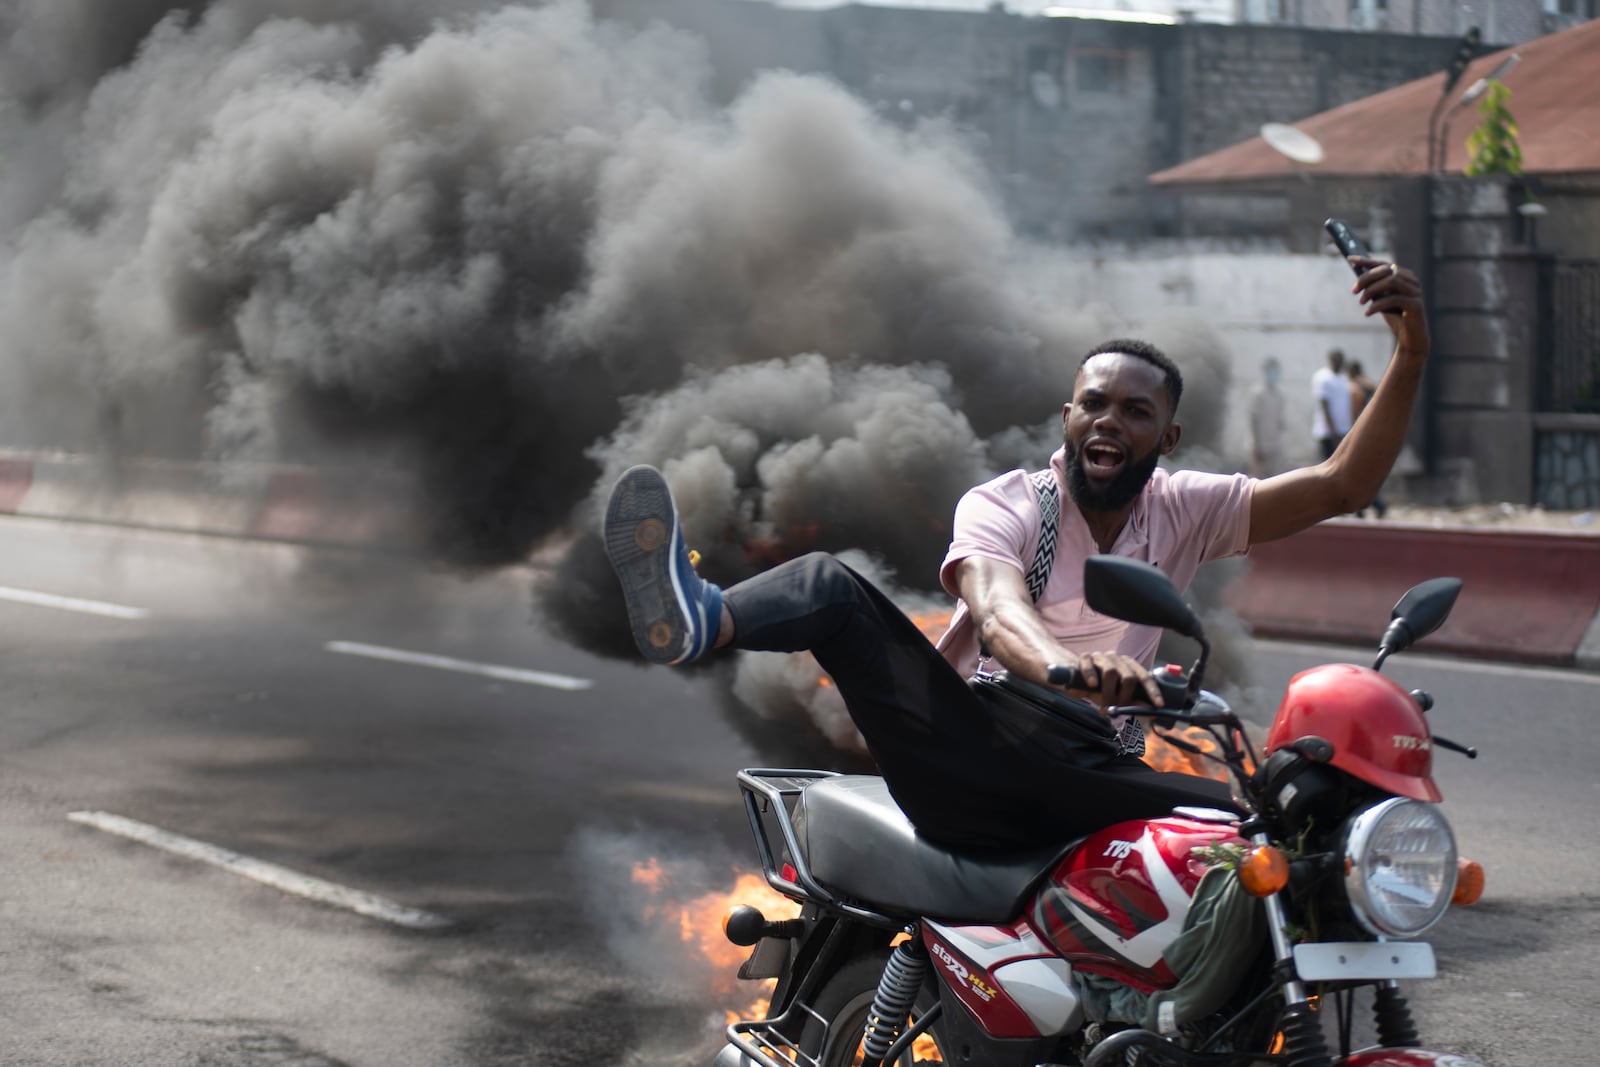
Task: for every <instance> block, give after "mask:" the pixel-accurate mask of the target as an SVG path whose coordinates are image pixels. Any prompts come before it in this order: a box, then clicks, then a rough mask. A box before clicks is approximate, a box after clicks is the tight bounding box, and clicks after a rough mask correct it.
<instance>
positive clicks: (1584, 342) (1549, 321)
mask: <svg viewBox="0 0 1600 1067" xmlns="http://www.w3.org/2000/svg"><path fill="white" fill-rule="evenodd" d="M1542 282H1543V284H1542V286H1541V288H1542V289H1543V290H1544V292H1543V301H1542V303H1543V305H1544V306H1543V309H1542V310H1543V315H1542V316H1541V317H1542V318H1543V320H1544V322H1543V324H1542V326H1543V328H1542V329H1541V330H1540V335H1541V337H1542V339H1543V343H1542V344H1541V345H1540V348H1541V351H1540V353H1539V356H1540V359H1539V368H1538V404H1539V410H1540V411H1547V412H1594V413H1600V259H1566V260H1553V261H1550V262H1548V263H1547V264H1546V265H1545V269H1544V271H1543V278H1542Z"/></svg>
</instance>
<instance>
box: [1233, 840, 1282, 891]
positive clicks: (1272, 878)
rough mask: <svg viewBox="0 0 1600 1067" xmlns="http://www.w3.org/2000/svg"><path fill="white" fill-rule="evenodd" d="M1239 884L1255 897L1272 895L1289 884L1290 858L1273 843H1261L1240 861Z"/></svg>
mask: <svg viewBox="0 0 1600 1067" xmlns="http://www.w3.org/2000/svg"><path fill="white" fill-rule="evenodd" d="M1239 884H1241V885H1243V886H1244V889H1245V892H1247V893H1249V894H1250V895H1251V896H1255V897H1270V896H1271V895H1272V894H1274V893H1276V892H1277V891H1278V890H1280V889H1282V888H1283V887H1284V886H1286V885H1288V884H1289V860H1288V858H1287V857H1286V856H1284V854H1283V853H1282V852H1280V851H1279V850H1278V849H1275V848H1273V847H1272V846H1271V845H1260V846H1258V847H1256V848H1253V849H1251V850H1250V851H1249V852H1247V853H1245V856H1244V859H1242V860H1240V861H1239Z"/></svg>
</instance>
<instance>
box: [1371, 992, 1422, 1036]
mask: <svg viewBox="0 0 1600 1067" xmlns="http://www.w3.org/2000/svg"><path fill="white" fill-rule="evenodd" d="M1372 1016H1373V1018H1374V1019H1376V1020H1377V1024H1378V1044H1380V1045H1382V1046H1383V1047H1384V1048H1414V1047H1416V1046H1417V1045H1420V1044H1422V1038H1421V1037H1420V1036H1418V1034H1417V1024H1416V1023H1414V1022H1412V1020H1411V1006H1410V1005H1409V1004H1407V1003H1406V998H1405V997H1404V995H1402V994H1401V992H1400V987H1399V986H1397V985H1395V983H1393V982H1385V983H1383V984H1382V985H1380V986H1379V987H1378V992H1377V994H1376V995H1375V996H1374V997H1373V999H1372Z"/></svg>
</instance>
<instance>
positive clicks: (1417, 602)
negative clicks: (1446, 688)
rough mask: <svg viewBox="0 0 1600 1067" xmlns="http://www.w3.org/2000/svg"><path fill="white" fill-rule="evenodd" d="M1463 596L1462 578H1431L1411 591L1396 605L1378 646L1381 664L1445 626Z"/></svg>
mask: <svg viewBox="0 0 1600 1067" xmlns="http://www.w3.org/2000/svg"><path fill="white" fill-rule="evenodd" d="M1460 592H1461V579H1460V578H1430V579H1428V580H1427V581H1425V582H1423V583H1421V584H1420V585H1414V586H1412V587H1411V588H1410V589H1408V590H1407V591H1406V595H1405V596H1403V597H1401V598H1400V600H1399V601H1398V602H1397V603H1396V604H1395V606H1394V611H1392V612H1391V613H1390V616H1389V617H1390V619H1391V621H1390V623H1389V628H1388V629H1387V630H1385V631H1384V632H1383V640H1382V641H1380V642H1378V649H1379V662H1380V663H1381V662H1382V661H1383V660H1384V659H1385V658H1387V657H1388V656H1390V655H1393V654H1394V653H1396V652H1403V651H1404V650H1406V649H1408V648H1410V647H1411V646H1412V645H1414V644H1416V643H1417V642H1418V641H1420V640H1422V639H1423V638H1424V637H1427V636H1428V635H1429V634H1431V633H1433V631H1435V630H1437V629H1438V628H1439V627H1440V626H1442V625H1444V620H1445V619H1447V618H1449V617H1450V609H1451V608H1453V607H1455V603H1456V596H1457V595H1458V594H1459V593H1460Z"/></svg>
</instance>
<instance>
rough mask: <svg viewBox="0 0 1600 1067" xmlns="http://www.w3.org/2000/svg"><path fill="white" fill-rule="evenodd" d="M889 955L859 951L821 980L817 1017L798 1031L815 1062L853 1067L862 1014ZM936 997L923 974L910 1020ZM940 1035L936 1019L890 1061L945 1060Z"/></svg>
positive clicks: (905, 1066)
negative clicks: (856, 955)
mask: <svg viewBox="0 0 1600 1067" xmlns="http://www.w3.org/2000/svg"><path fill="white" fill-rule="evenodd" d="M888 958H889V953H888V950H884V951H882V952H874V953H872V954H870V955H866V956H858V957H857V958H855V959H853V960H851V961H850V962H849V963H847V964H845V965H844V966H843V967H841V968H839V970H838V971H837V972H835V973H834V975H833V977H831V978H829V979H828V980H827V982H825V983H823V986H822V989H821V991H820V992H818V994H817V997H816V1000H815V1001H814V1002H813V1004H812V1008H813V1009H814V1010H815V1011H816V1013H817V1015H818V1016H820V1019H812V1020H810V1021H809V1022H807V1023H806V1027H805V1030H804V1032H803V1033H802V1034H801V1037H800V1048H801V1049H802V1050H804V1052H805V1054H806V1055H808V1056H811V1057H813V1058H814V1059H815V1060H816V1063H817V1067H853V1065H855V1064H859V1063H860V1062H861V1042H862V1037H863V1035H864V1033H865V1030H866V1025H867V1014H868V1012H869V1011H870V1010H871V1008H872V998H873V996H874V995H875V994H876V993H877V991H878V979H879V978H881V977H882V976H883V968H884V964H885V963H886V962H887V961H888ZM937 1003H938V993H937V992H936V991H935V989H934V988H933V981H932V979H931V978H926V979H924V980H923V985H922V989H921V990H920V991H919V992H918V993H917V1000H916V1006H915V1008H913V1009H912V1012H911V1021H912V1022H913V1023H915V1022H916V1020H917V1019H919V1018H921V1016H922V1013H923V1012H925V1011H927V1010H928V1009H930V1008H932V1007H933V1006H934V1005H935V1004H937ZM823 1020H826V1021H823ZM943 1041H944V1038H943V1036H942V1035H941V1034H940V1031H939V1026H938V1024H935V1025H934V1026H933V1027H932V1028H931V1029H930V1030H929V1031H928V1032H927V1033H925V1034H923V1035H921V1036H920V1037H919V1038H918V1039H917V1040H916V1041H915V1042H913V1044H912V1047H911V1048H910V1049H908V1050H907V1051H906V1052H905V1053H904V1054H902V1055H901V1056H900V1058H899V1059H897V1060H895V1061H893V1062H894V1064H895V1067H922V1065H925V1064H943V1063H944V1062H946V1059H945V1055H944V1052H943Z"/></svg>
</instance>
